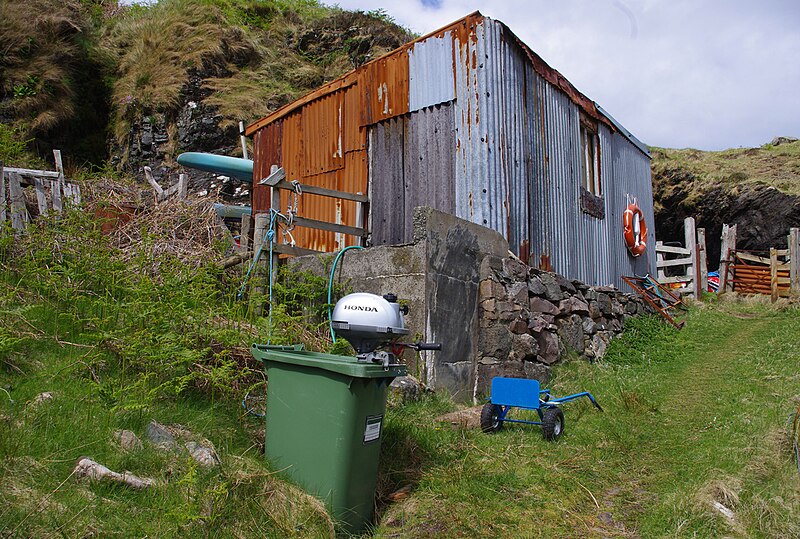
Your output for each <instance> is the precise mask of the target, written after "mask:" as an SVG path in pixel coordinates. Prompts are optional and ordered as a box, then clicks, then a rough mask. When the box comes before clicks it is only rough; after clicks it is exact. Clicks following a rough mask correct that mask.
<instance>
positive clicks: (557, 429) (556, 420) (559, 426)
mask: <svg viewBox="0 0 800 539" xmlns="http://www.w3.org/2000/svg"><path fill="white" fill-rule="evenodd" d="M563 433H564V412H562V411H561V408H558V407H556V406H553V407H552V408H547V409H546V410H545V411H544V412H542V435H543V436H544V439H545V440H549V441H556V440H558V439H559V438H560V437H561V435H562V434H563Z"/></svg>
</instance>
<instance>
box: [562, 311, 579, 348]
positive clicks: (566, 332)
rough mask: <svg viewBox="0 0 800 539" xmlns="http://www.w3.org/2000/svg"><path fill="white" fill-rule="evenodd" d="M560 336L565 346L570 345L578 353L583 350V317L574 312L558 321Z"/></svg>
mask: <svg viewBox="0 0 800 539" xmlns="http://www.w3.org/2000/svg"><path fill="white" fill-rule="evenodd" d="M558 336H559V337H560V338H561V342H563V343H564V345H565V346H568V347H570V348H572V349H573V350H575V351H576V352H578V353H582V352H583V337H584V334H583V319H582V318H581V317H580V316H579V315H577V314H572V315H570V316H569V317H568V318H564V319H562V320H560V321H559V322H558Z"/></svg>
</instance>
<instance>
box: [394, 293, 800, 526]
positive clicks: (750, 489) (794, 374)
mask: <svg viewBox="0 0 800 539" xmlns="http://www.w3.org/2000/svg"><path fill="white" fill-rule="evenodd" d="M798 336H800V317H798V313H797V310H789V311H773V310H770V309H769V308H765V307H761V306H752V305H739V304H734V305H727V304H726V305H724V306H718V307H711V308H703V309H698V310H697V311H694V312H693V313H692V314H691V315H690V318H689V324H688V326H687V327H686V328H685V329H684V330H683V331H681V332H675V331H671V330H669V329H664V328H663V327H662V326H660V324H658V323H656V324H655V325H653V322H652V321H650V322H645V323H643V324H642V325H641V326H640V327H634V328H633V330H632V331H631V332H630V335H629V336H628V337H627V342H626V341H625V340H623V341H621V342H619V343H615V345H614V348H613V349H612V350H611V351H610V352H609V356H608V360H607V362H606V363H604V364H602V365H588V364H586V363H584V362H580V361H573V362H571V363H569V364H567V365H565V366H563V367H561V368H560V370H559V372H558V375H557V379H556V380H555V381H554V383H553V384H552V385H553V389H554V393H555V394H559V395H560V394H567V393H571V392H575V391H579V390H582V389H588V390H590V391H592V392H593V393H594V394H595V395H596V396H597V397H598V398H599V399H600V400H601V403H602V404H603V406H604V408H605V410H606V412H605V413H604V414H599V413H596V412H595V411H594V410H593V409H592V408H590V407H589V406H588V405H587V404H583V403H576V404H574V405H573V404H570V405H569V406H568V407H565V414H566V421H567V434H566V435H565V436H564V438H562V440H561V441H560V442H559V443H557V444H551V443H547V442H544V441H543V440H542V439H541V437H540V434H539V432H538V429H537V428H536V427H527V426H511V427H508V428H506V429H504V430H503V431H501V432H500V433H498V434H497V435H494V436H488V435H485V434H482V433H479V432H473V431H455V432H453V431H450V430H447V429H439V430H437V429H436V428H435V427H433V428H431V427H430V426H429V425H430V422H429V417H430V415H432V413H435V412H434V411H433V410H432V408H436V407H437V406H439V407H444V406H445V405H442V404H437V403H436V402H433V403H430V402H429V403H427V404H422V405H419V406H418V408H417V409H414V407H407V408H408V409H405V410H402V411H399V412H400V413H401V417H400V418H397V419H396V421H395V422H394V423H393V426H392V430H394V433H393V435H391V433H390V443H389V444H388V445H389V447H387V450H386V453H385V455H386V457H385V458H396V459H397V458H398V457H399V460H400V462H399V463H398V464H397V465H396V466H394V467H395V468H398V469H396V470H390V471H389V474H388V475H389V476H393V477H395V480H396V481H397V484H398V485H399V484H402V483H403V478H404V477H405V478H406V480H410V481H411V482H412V484H413V494H412V495H411V496H410V497H409V498H408V499H407V500H406V501H404V502H402V503H399V504H395V505H394V506H392V507H391V508H390V509H389V511H388V512H387V514H386V516H385V517H384V519H383V526H382V527H381V528H380V530H379V535H380V536H386V537H391V536H403V537H437V536H448V537H500V536H504V537H647V538H650V537H709V538H710V537H723V536H728V537H797V536H800V511H798V510H800V506H799V505H798V504H800V480H798V477H799V476H798V474H797V470H796V469H795V468H793V465H792V462H791V457H790V451H789V450H788V446H787V445H786V443H785V431H784V429H785V426H786V417H787V413H788V411H790V410H793V409H794V408H795V407H796V405H797V400H798V399H799V398H800V395H798V393H800V383H798V365H800V355H798V354H800V346H798V344H797V343H798ZM396 429H400V433H399V435H398V432H397V430H396ZM395 435H397V439H393V438H394V436H395ZM398 450H399V451H398ZM398 453H399V454H398ZM410 455H413V456H414V458H413V459H411V458H410ZM403 465H405V466H406V467H411V468H414V467H416V469H417V471H416V473H415V474H409V473H408V470H407V469H406V470H405V476H404V471H403V470H402V469H400V468H402V466H403ZM409 465H410V466H409ZM390 467H392V466H390ZM715 502H716V503H717V504H720V505H721V506H722V507H723V511H724V510H729V511H730V512H729V513H728V514H729V515H730V517H726V516H724V515H723V512H721V510H720V509H719V506H716V505H715Z"/></svg>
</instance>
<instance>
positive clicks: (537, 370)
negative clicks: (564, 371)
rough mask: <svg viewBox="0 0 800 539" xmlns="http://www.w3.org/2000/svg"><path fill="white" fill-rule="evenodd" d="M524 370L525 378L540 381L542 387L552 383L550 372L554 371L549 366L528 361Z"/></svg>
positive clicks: (524, 365)
mask: <svg viewBox="0 0 800 539" xmlns="http://www.w3.org/2000/svg"><path fill="white" fill-rule="evenodd" d="M522 368H523V370H524V371H525V378H528V379H531V380H539V384H540V385H542V386H544V385H547V383H548V382H550V371H551V370H552V369H551V368H550V367H548V366H547V365H543V364H542V363H539V362H537V361H526V362H525V363H524V364H523V366H522Z"/></svg>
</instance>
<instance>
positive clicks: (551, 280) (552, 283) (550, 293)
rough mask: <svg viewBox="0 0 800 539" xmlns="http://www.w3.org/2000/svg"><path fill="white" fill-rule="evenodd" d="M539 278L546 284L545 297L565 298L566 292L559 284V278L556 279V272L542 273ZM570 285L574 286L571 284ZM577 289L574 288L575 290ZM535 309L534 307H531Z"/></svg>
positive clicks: (551, 299)
mask: <svg viewBox="0 0 800 539" xmlns="http://www.w3.org/2000/svg"><path fill="white" fill-rule="evenodd" d="M539 279H540V280H541V281H542V284H543V285H544V297H546V298H547V299H549V300H550V301H561V300H562V299H564V297H565V296H564V292H562V291H561V285H559V282H558V280H557V279H556V274H554V273H542V274H541V275H540V276H539ZM570 286H572V285H571V284H570ZM574 291H575V289H574V288H573V292H574ZM531 310H533V309H531Z"/></svg>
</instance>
